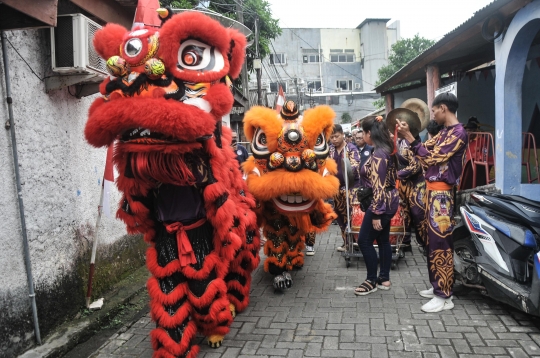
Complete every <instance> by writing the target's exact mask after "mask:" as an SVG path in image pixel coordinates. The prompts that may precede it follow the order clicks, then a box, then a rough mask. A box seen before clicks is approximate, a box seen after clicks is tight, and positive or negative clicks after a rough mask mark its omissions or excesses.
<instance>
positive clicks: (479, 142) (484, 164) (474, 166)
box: [459, 132, 495, 190]
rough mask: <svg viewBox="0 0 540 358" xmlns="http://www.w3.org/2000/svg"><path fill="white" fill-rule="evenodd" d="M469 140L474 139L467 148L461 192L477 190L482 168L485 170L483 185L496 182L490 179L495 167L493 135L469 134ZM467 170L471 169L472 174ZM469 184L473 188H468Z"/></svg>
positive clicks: (485, 133)
mask: <svg viewBox="0 0 540 358" xmlns="http://www.w3.org/2000/svg"><path fill="white" fill-rule="evenodd" d="M469 138H474V139H471V140H470V141H469V145H468V147H467V152H466V154H465V165H464V166H463V171H462V173H461V180H460V186H459V190H464V189H473V188H476V186H477V182H478V179H479V177H478V175H480V172H479V170H478V169H480V168H482V169H483V172H484V173H483V174H484V175H485V181H484V182H483V183H482V184H483V185H486V184H490V183H493V182H495V179H490V178H489V172H490V170H491V168H492V167H493V166H495V157H494V154H495V145H494V140H493V135H492V134H491V133H487V132H469ZM467 168H470V169H471V170H470V171H471V172H472V173H469V172H467V170H466V169H467ZM469 176H470V177H469ZM467 183H470V184H471V185H470V186H471V187H467V186H468V185H467Z"/></svg>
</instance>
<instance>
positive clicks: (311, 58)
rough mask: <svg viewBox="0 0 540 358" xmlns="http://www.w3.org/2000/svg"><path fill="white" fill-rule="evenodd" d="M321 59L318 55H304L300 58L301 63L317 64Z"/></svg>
mask: <svg viewBox="0 0 540 358" xmlns="http://www.w3.org/2000/svg"><path fill="white" fill-rule="evenodd" d="M320 59H321V57H320V56H319V55H304V56H302V62H303V63H319V62H321V61H320Z"/></svg>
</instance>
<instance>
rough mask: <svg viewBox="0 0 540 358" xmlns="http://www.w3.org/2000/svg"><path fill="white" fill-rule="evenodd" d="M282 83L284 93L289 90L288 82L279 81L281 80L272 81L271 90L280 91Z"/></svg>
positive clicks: (273, 91)
mask: <svg viewBox="0 0 540 358" xmlns="http://www.w3.org/2000/svg"><path fill="white" fill-rule="evenodd" d="M280 84H281V88H283V93H286V92H287V83H286V82H283V83H279V82H270V92H272V93H277V92H278V91H279V85H280Z"/></svg>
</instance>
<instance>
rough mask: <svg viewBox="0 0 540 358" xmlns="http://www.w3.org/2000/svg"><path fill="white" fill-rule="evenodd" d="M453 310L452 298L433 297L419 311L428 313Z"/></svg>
mask: <svg viewBox="0 0 540 358" xmlns="http://www.w3.org/2000/svg"><path fill="white" fill-rule="evenodd" d="M452 308H454V302H452V297H449V298H442V297H439V296H435V297H433V298H432V299H431V301H429V302H428V303H426V304H425V305H423V306H422V308H421V310H422V311H424V312H428V313H435V312H441V311H444V310H451V309H452Z"/></svg>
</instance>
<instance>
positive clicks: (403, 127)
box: [396, 119, 414, 143]
mask: <svg viewBox="0 0 540 358" xmlns="http://www.w3.org/2000/svg"><path fill="white" fill-rule="evenodd" d="M396 128H397V130H398V133H399V134H400V135H401V138H404V139H406V140H407V141H409V143H412V142H414V137H413V135H412V133H411V130H410V128H409V124H408V123H407V122H405V121H400V120H399V119H398V120H397V121H396Z"/></svg>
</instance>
